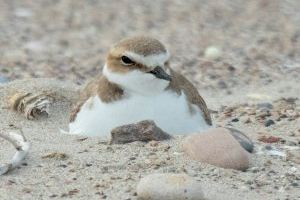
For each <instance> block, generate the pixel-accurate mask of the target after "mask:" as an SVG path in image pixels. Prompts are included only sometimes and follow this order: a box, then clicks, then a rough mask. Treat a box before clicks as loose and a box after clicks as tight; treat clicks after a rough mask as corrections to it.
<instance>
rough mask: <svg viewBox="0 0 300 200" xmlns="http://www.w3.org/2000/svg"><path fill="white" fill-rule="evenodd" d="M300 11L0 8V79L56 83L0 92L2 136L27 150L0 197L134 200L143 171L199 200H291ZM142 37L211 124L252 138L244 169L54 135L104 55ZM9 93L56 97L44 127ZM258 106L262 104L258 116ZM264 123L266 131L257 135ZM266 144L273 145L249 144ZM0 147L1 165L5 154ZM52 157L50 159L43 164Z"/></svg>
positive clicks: (204, 6) (161, 6)
mask: <svg viewBox="0 0 300 200" xmlns="http://www.w3.org/2000/svg"><path fill="white" fill-rule="evenodd" d="M299 7H300V2H299V1H297V0H294V1H292V0H289V1H288V0H285V1H281V0H260V1H259V0H258V1H245V0H234V1H230V0H226V1H210V2H208V1H197V0H194V1H193V0H191V1H186V2H184V1H151V2H150V1H71V0H70V1H67V0H65V1H23V2H21V1H9V0H7V1H5V0H2V1H0V51H1V54H0V77H2V78H3V77H5V78H7V79H9V80H11V81H13V80H19V79H22V78H46V77H51V78H56V79H60V80H61V81H62V82H57V81H53V80H51V81H47V80H36V81H25V82H12V83H10V84H9V85H0V100H1V103H0V105H1V107H0V128H1V131H3V130H9V129H13V127H12V126H10V125H13V126H17V127H22V129H23V131H24V133H25V135H26V136H27V138H28V139H29V140H30V141H31V143H32V149H31V151H30V155H29V157H28V158H27V159H26V164H25V165H24V166H22V167H21V168H20V169H16V170H14V171H13V172H11V173H9V174H7V175H5V176H3V177H1V179H0V199H60V198H66V199H68V198H73V199H136V193H135V192H136V191H135V187H136V184H137V183H138V180H139V179H140V178H141V177H143V176H145V175H147V174H149V173H153V172H174V173H177V172H178V173H182V172H185V173H188V174H189V175H191V176H193V177H195V178H196V179H197V180H199V181H200V182H201V183H203V188H204V191H205V194H206V196H207V198H208V199H280V200H281V199H282V200H283V199H291V200H292V199H300V158H299V155H300V151H299V146H300V143H299V142H300V126H299V124H300V119H299V113H300V101H299V99H298V100H294V99H293V98H299V97H300V87H299V84H300V44H299V43H300V13H299V9H298V8H299ZM145 33H147V34H150V35H152V36H154V37H157V38H158V39H159V40H161V41H162V42H164V43H165V44H166V45H167V47H168V48H169V49H170V52H171V54H172V64H171V66H172V67H173V68H174V69H176V70H177V71H180V72H181V73H183V74H184V75H185V76H187V77H188V78H189V79H190V80H191V81H192V82H193V83H194V84H195V85H196V86H197V88H198V89H199V91H200V93H201V94H202V96H203V97H204V98H205V100H206V101H207V104H208V106H209V107H210V108H211V109H212V110H214V111H215V112H214V113H213V117H214V123H215V124H216V125H221V126H224V125H226V126H233V127H235V128H238V129H240V130H242V131H244V132H245V133H246V134H247V135H249V137H251V138H252V139H253V141H254V142H255V145H256V147H255V153H254V154H253V156H252V161H251V168H250V169H249V170H247V171H246V172H239V171H235V170H228V169H227V170H226V169H221V168H217V167H214V166H209V165H206V164H200V163H197V162H193V161H191V160H188V159H186V158H185V157H184V156H183V155H182V153H181V150H180V148H179V143H180V141H181V137H178V138H176V139H175V140H171V141H168V142H161V143H160V144H159V145H158V146H156V147H152V146H151V145H149V144H144V143H139V142H137V143H132V144H126V145H112V146H111V145H107V144H106V142H105V138H85V137H80V136H68V135H63V134H61V133H60V132H59V131H58V128H64V129H65V128H66V127H67V120H68V112H69V106H70V104H71V102H72V100H70V99H74V98H76V94H77V93H76V89H78V88H79V87H80V85H82V84H83V83H85V82H86V81H87V80H88V79H90V78H91V77H93V76H94V75H95V73H98V72H99V71H100V69H101V66H103V62H104V59H105V55H106V52H107V49H108V48H109V46H110V45H111V44H112V43H114V42H116V41H118V40H119V39H121V38H122V37H125V36H130V35H132V34H145ZM208 46H216V47H219V48H220V49H222V52H223V55H222V57H221V59H219V60H216V61H210V60H207V59H206V58H204V51H205V49H206V47H208ZM67 82H70V83H67ZM62 87H63V88H64V89H62ZM16 88H19V90H20V88H23V89H24V90H26V91H30V92H36V91H40V90H41V88H44V89H45V88H48V89H49V90H54V91H56V94H57V95H58V96H61V97H65V98H61V100H60V101H57V103H55V104H54V105H53V106H52V107H51V109H50V116H49V118H46V119H39V120H33V121H29V120H26V119H25V118H24V116H22V115H20V114H17V113H14V112H11V111H9V110H8V109H6V108H5V100H6V98H7V96H8V94H9V93H11V92H12V91H15V89H16ZM282 98H285V100H280V99H282ZM260 102H264V103H265V102H267V103H271V104H272V106H273V108H272V109H271V110H269V111H268V112H267V113H268V115H266V116H264V115H263V114H264V113H265V112H266V111H265V110H263V109H261V108H259V106H258V103H260ZM228 113H230V114H228ZM276 113H277V114H276ZM278 113H280V114H278ZM277 115H279V116H277ZM247 118H250V122H247V121H248V119H247ZM268 119H272V120H273V121H274V122H275V124H274V125H271V126H268V127H266V126H265V122H266V121H267V120H268ZM270 135H271V136H275V137H280V138H281V140H280V141H279V142H277V143H272V144H266V143H264V142H261V141H259V140H258V139H259V138H261V137H262V136H270ZM0 143H1V146H0V153H1V154H0V156H1V157H0V158H1V161H5V160H7V159H9V158H10V156H11V155H12V153H13V149H12V147H10V145H9V144H8V143H6V142H4V141H3V140H0ZM275 150H276V151H275ZM274 152H280V153H281V154H282V156H275V155H270V154H272V153H273V154H274ZM52 153H58V154H57V156H54V157H52V158H51V157H50V158H47V155H49V154H52ZM64 155H65V156H64ZM45 156H46V157H45ZM48 157H49V156H48Z"/></svg>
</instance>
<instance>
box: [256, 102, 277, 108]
mask: <svg viewBox="0 0 300 200" xmlns="http://www.w3.org/2000/svg"><path fill="white" fill-rule="evenodd" d="M257 108H259V109H272V108H273V105H272V104H271V103H267V102H265V103H259V104H257Z"/></svg>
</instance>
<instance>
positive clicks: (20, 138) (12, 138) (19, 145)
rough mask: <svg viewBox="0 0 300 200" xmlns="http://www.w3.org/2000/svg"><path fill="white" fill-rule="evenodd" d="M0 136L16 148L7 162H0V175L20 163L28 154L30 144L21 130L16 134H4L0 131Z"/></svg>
mask: <svg viewBox="0 0 300 200" xmlns="http://www.w3.org/2000/svg"><path fill="white" fill-rule="evenodd" d="M0 137H2V138H4V139H6V140H7V141H9V142H10V143H11V144H12V145H13V146H14V147H15V148H16V150H17V152H16V153H15V155H14V156H13V158H12V160H11V161H10V162H9V163H6V164H2V165H1V164H0V175H3V174H6V173H7V172H9V171H10V170H12V169H14V168H16V167H18V166H20V165H21V164H22V162H23V160H24V158H25V157H26V155H27V154H28V151H29V148H30V144H29V142H27V140H26V138H25V137H24V135H23V133H22V131H21V134H17V133H15V132H10V133H8V134H5V133H1V132H0Z"/></svg>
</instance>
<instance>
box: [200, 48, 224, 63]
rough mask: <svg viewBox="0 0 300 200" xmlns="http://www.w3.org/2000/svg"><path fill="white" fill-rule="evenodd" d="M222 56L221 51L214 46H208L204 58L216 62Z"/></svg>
mask: <svg viewBox="0 0 300 200" xmlns="http://www.w3.org/2000/svg"><path fill="white" fill-rule="evenodd" d="M221 56H222V50H221V49H220V48H219V47H216V46H209V47H207V48H206V49H205V52H204V57H205V58H207V59H209V60H217V59H219V58H220V57H221Z"/></svg>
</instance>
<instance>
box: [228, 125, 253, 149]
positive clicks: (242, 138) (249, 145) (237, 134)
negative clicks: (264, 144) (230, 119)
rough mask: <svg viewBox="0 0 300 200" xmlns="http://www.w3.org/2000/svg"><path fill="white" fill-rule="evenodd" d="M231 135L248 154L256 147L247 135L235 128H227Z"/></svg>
mask: <svg viewBox="0 0 300 200" xmlns="http://www.w3.org/2000/svg"><path fill="white" fill-rule="evenodd" d="M227 129H228V130H229V131H230V134H231V135H232V136H233V137H234V138H235V139H236V140H237V141H238V142H239V143H240V145H241V146H242V147H243V148H244V149H245V150H246V151H248V152H250V153H251V152H252V151H253V148H254V145H253V142H252V141H251V140H250V138H248V136H247V135H245V134H244V133H242V132H241V131H239V130H237V129H234V128H227Z"/></svg>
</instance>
